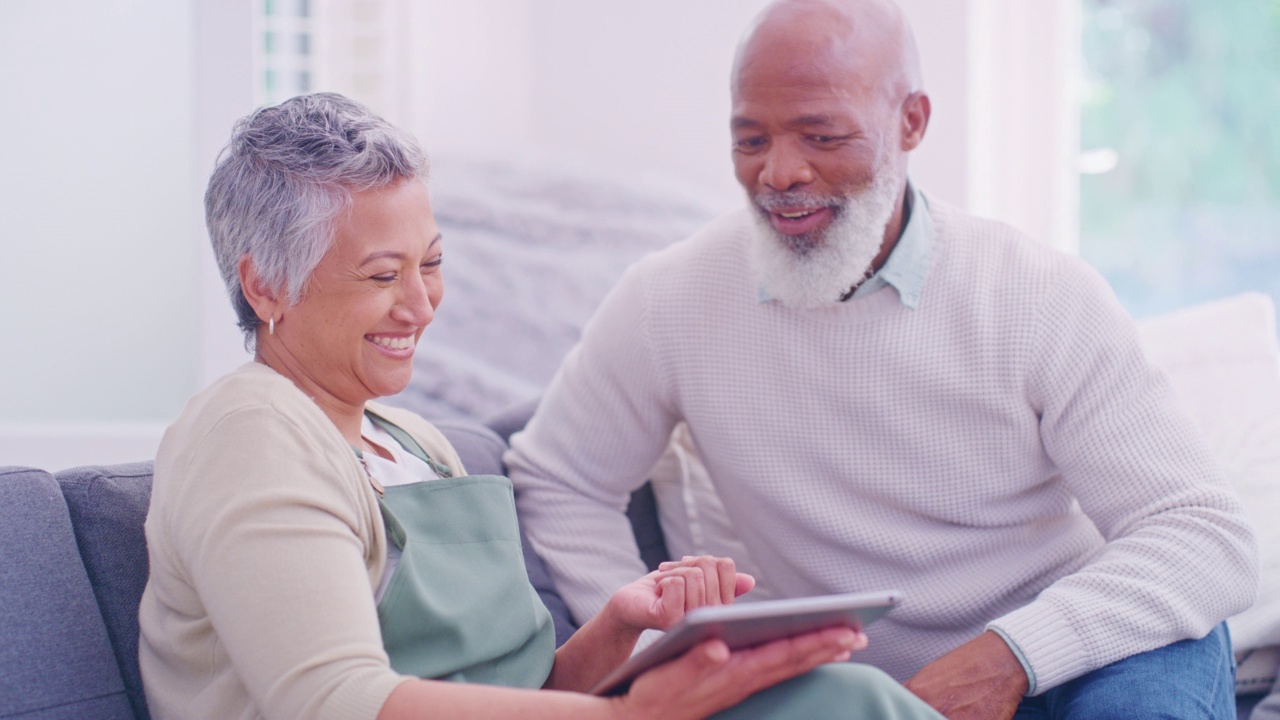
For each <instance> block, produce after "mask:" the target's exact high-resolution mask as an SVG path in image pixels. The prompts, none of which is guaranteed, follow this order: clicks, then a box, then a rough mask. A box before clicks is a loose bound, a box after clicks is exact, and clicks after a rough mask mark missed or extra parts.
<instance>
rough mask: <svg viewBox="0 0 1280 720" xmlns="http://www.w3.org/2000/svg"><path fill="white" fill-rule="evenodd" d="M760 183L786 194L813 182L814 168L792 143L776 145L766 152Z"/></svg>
mask: <svg viewBox="0 0 1280 720" xmlns="http://www.w3.org/2000/svg"><path fill="white" fill-rule="evenodd" d="M760 182H761V183H763V184H764V185H767V186H768V187H770V188H772V189H773V190H776V191H778V192H786V191H787V190H792V189H794V188H796V187H799V186H803V185H808V184H809V183H811V182H813V167H812V166H811V165H810V164H809V161H808V160H807V159H806V158H805V156H804V154H803V153H801V152H799V151H798V149H797V148H795V147H792V146H791V144H790V143H784V142H779V143H775V144H774V145H773V147H770V148H769V149H768V150H767V151H766V154H765V158H764V167H762V168H761V169H760Z"/></svg>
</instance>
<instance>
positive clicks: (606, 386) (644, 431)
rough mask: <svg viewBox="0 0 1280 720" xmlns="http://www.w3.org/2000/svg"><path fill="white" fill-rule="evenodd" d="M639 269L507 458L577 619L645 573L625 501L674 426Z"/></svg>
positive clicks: (531, 529) (520, 499)
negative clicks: (655, 350) (654, 346)
mask: <svg viewBox="0 0 1280 720" xmlns="http://www.w3.org/2000/svg"><path fill="white" fill-rule="evenodd" d="M639 269H640V268H639V267H633V268H632V269H631V270H630V271H628V273H626V275H624V277H623V279H622V280H621V281H620V282H619V284H618V285H617V286H616V287H615V288H614V290H613V291H612V292H611V293H610V294H609V295H608V296H607V297H606V298H605V300H604V301H603V302H602V304H601V306H600V308H599V309H598V310H597V312H596V314H595V315H594V317H592V319H591V320H590V322H588V323H587V326H586V328H585V329H584V331H583V336H582V339H581V341H580V342H579V344H578V345H577V346H576V347H575V348H574V349H573V350H572V351H570V353H569V355H568V356H567V357H566V359H565V361H564V363H563V364H562V366H561V368H560V370H559V371H558V373H557V374H556V376H555V377H554V378H553V379H552V382H551V384H550V386H549V387H548V389H547V392H546V393H545V394H544V395H543V397H542V400H541V401H540V403H539V405H538V410H537V413H536V414H535V415H534V417H533V418H532V420H530V422H529V424H528V426H527V427H526V428H525V430H524V431H523V432H521V433H518V434H516V435H515V436H514V437H513V438H512V442H511V450H510V451H508V453H507V455H506V463H507V467H508V471H509V473H510V475H511V481H512V483H513V484H514V486H515V490H516V505H517V507H518V508H519V510H520V518H521V520H522V522H524V523H525V529H526V531H527V532H528V533H529V539H530V542H531V543H532V544H533V546H534V549H535V550H536V551H537V552H538V554H539V555H541V556H542V558H543V559H544V560H546V562H547V565H548V567H549V569H550V571H551V574H552V576H553V578H554V579H555V582H556V586H557V588H558V589H559V590H560V592H561V594H562V595H563V597H564V598H565V602H566V603H567V604H568V606H569V609H570V610H571V611H572V613H573V615H574V618H575V620H577V622H579V623H583V622H585V621H586V620H588V619H589V618H591V617H593V616H594V615H595V614H596V613H597V612H599V611H600V609H601V608H603V607H604V605H605V603H606V602H607V601H608V600H609V597H610V596H611V595H612V593H613V592H614V591H616V590H617V589H618V588H619V587H621V586H622V585H625V584H627V583H629V582H631V581H633V580H635V579H636V578H637V577H639V576H641V575H643V574H644V573H645V572H647V570H646V568H645V566H644V563H643V562H642V561H641V560H640V553H639V550H638V549H637V546H636V542H635V536H634V535H633V534H632V530H631V525H630V523H629V522H628V520H627V517H626V514H625V513H626V508H627V502H628V499H629V493H630V492H631V491H632V490H634V489H636V488H637V487H639V486H640V485H641V484H643V482H644V480H645V475H646V473H647V472H648V471H649V470H650V468H651V467H652V466H653V464H654V462H656V461H657V459H658V457H659V456H660V455H661V453H662V450H663V449H664V448H665V447H666V444H667V441H668V439H669V437H670V435H671V430H672V428H673V427H674V425H675V423H676V418H675V413H674V411H673V410H672V402H671V400H670V397H671V392H670V389H669V388H668V387H667V383H666V382H665V379H666V378H667V377H669V374H667V373H663V372H662V369H661V368H660V366H659V360H658V356H657V354H656V353H655V352H654V348H653V338H652V333H651V328H650V326H649V323H648V320H649V318H648V316H647V312H646V303H645V295H644V291H645V288H644V285H643V275H642V273H641V272H639Z"/></svg>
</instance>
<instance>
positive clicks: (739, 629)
mask: <svg viewBox="0 0 1280 720" xmlns="http://www.w3.org/2000/svg"><path fill="white" fill-rule="evenodd" d="M901 599H902V593H900V592H898V591H896V590H886V591H882V592H873V593H848V594H844V595H820V596H817V597H806V598H790V599H785V600H761V601H760V602H744V603H737V604H734V605H709V606H706V607H700V608H697V609H694V610H690V611H689V613H688V614H686V615H685V616H684V619H682V620H681V621H680V622H679V623H677V624H676V625H675V626H674V627H672V628H671V629H670V630H668V631H667V632H666V634H665V635H663V636H662V637H661V638H659V639H658V640H657V641H656V642H654V643H653V644H652V645H650V646H649V647H647V648H645V649H644V650H641V651H640V652H638V653H636V654H635V655H632V656H631V659H629V660H627V661H626V662H625V663H623V664H622V665H620V666H618V668H617V669H615V670H614V671H613V672H611V673H609V674H608V675H607V676H605V678H604V679H603V680H601V681H600V682H598V683H596V685H595V687H593V688H591V693H592V694H593V695H618V694H621V693H624V692H626V691H627V688H629V687H630V686H631V681H632V680H634V679H635V678H636V676H638V675H639V674H640V673H642V672H644V671H646V670H648V669H650V668H652V667H653V666H655V665H661V664H662V663H664V662H667V661H668V660H673V659H675V658H676V657H679V656H680V655H682V654H684V653H685V652H686V651H688V650H689V648H691V647H693V646H694V645H697V644H698V643H700V642H702V641H704V640H709V639H711V638H720V639H721V640H724V641H725V643H726V644H727V645H728V646H729V648H730V649H731V650H740V649H743V648H749V647H753V646H755V645H761V644H764V643H767V642H770V641H772V640H781V639H782V638H787V637H791V636H793V635H801V634H804V633H807V632H813V631H816V630H822V629H824V628H829V627H851V628H854V629H856V630H861V629H862V628H864V627H866V626H867V625H868V624H870V623H871V622H872V621H873V620H875V619H876V618H878V617H880V616H881V615H883V614H885V613H886V612H888V611H889V609H890V608H892V607H893V606H894V605H897V604H898V602H899V601H900V600H901Z"/></svg>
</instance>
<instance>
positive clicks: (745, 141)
mask: <svg viewBox="0 0 1280 720" xmlns="http://www.w3.org/2000/svg"><path fill="white" fill-rule="evenodd" d="M764 143H765V139H764V138H762V137H749V138H742V139H741V140H735V141H734V143H733V146H734V147H735V148H738V149H739V150H754V149H756V148H759V147H763V146H764Z"/></svg>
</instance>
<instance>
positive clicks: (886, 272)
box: [758, 182, 934, 310]
mask: <svg viewBox="0 0 1280 720" xmlns="http://www.w3.org/2000/svg"><path fill="white" fill-rule="evenodd" d="M907 193H908V194H909V195H910V196H911V216H910V217H909V218H908V219H907V226H906V227H905V228H903V230H902V235H901V236H900V237H899V238H898V244H897V245H896V246H894V248H893V252H891V253H889V259H888V260H886V261H885V263H884V267H882V268H880V271H879V272H877V273H876V274H875V275H872V276H871V277H870V278H868V279H867V280H866V281H865V282H863V283H862V284H861V285H859V286H858V289H857V290H855V291H854V293H853V295H852V296H851V297H850V300H857V299H858V298H860V297H866V296H867V295H870V294H871V293H873V292H875V291H877V290H879V289H881V288H883V287H885V286H891V287H893V288H894V289H895V290H897V291H898V297H899V299H901V300H902V304H903V305H905V306H906V307H909V308H911V309H913V310H914V309H915V307H916V305H918V304H919V303H920V294H921V293H922V292H923V291H924V278H925V275H927V274H928V272H929V257H930V256H931V255H932V254H933V242H934V240H933V218H932V217H930V215H929V206H928V204H927V202H926V201H925V198H924V195H923V194H922V193H921V192H920V191H919V190H916V188H915V186H914V185H913V184H911V183H910V182H908V183H907ZM758 297H759V300H760V302H762V303H765V302H769V301H770V300H772V299H773V298H772V297H770V295H769V292H768V291H767V290H765V289H764V287H763V286H761V287H760V291H759V296H758Z"/></svg>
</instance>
